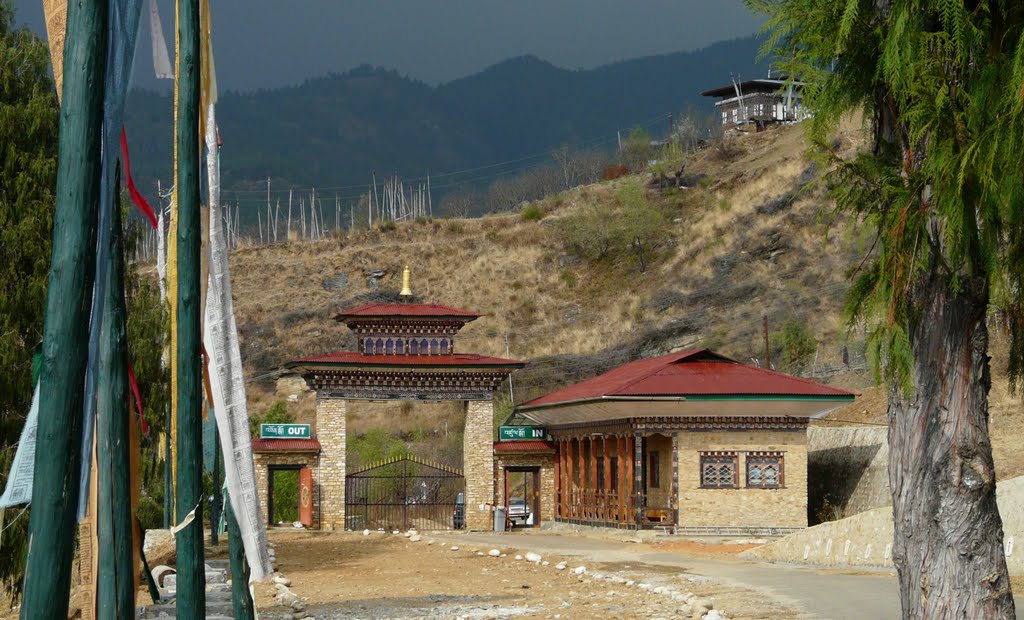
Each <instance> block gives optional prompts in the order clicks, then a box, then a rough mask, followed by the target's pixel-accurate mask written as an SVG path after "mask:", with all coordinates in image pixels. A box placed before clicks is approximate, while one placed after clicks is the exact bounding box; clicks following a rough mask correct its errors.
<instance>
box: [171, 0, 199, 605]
mask: <svg viewBox="0 0 1024 620" xmlns="http://www.w3.org/2000/svg"><path fill="white" fill-rule="evenodd" d="M178 40H179V41H180V47H179V50H178V54H179V56H178V66H179V77H178V80H179V83H178V99H177V108H178V127H177V135H176V137H175V139H176V140H177V151H178V167H177V171H176V188H177V192H178V234H177V238H176V239H175V242H176V243H177V250H178V252H177V258H178V296H177V300H175V301H174V302H173V303H176V304H177V333H178V357H177V360H176V362H177V375H178V390H177V392H178V393H177V396H178V398H177V406H178V411H177V422H178V438H177V464H178V465H177V476H176V481H177V497H176V502H175V505H176V507H177V520H178V526H177V527H182V523H183V522H184V521H185V520H187V519H189V517H190V515H191V514H192V513H193V511H194V518H193V519H192V521H191V523H189V524H187V525H184V527H182V529H181V530H180V531H179V532H178V534H177V570H178V573H177V577H178V595H177V599H176V601H177V617H178V618H179V619H181V620H199V619H201V618H204V617H205V615H206V582H205V576H206V575H205V572H204V570H203V501H202V500H203V486H202V472H203V463H202V461H203V452H202V418H201V406H202V397H203V396H202V385H203V382H202V366H203V364H202V357H201V352H200V343H201V342H202V334H201V329H200V300H201V296H200V286H201V285H202V283H201V281H200V280H201V278H200V243H201V235H202V227H201V223H200V216H199V201H200V193H199V74H200V72H199V63H200V55H199V0H178Z"/></svg>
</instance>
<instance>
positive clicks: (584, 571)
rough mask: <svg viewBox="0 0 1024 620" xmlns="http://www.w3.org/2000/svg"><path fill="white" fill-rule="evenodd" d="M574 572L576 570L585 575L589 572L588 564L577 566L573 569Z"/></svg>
mask: <svg viewBox="0 0 1024 620" xmlns="http://www.w3.org/2000/svg"><path fill="white" fill-rule="evenodd" d="M572 572H574V573H575V574H577V575H583V574H585V573H586V572H587V567H586V566H577V567H576V568H574V569H572Z"/></svg>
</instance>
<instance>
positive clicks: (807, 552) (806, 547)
mask: <svg viewBox="0 0 1024 620" xmlns="http://www.w3.org/2000/svg"><path fill="white" fill-rule="evenodd" d="M809 555H811V546H810V545H804V559H805V560H806V559H807V556H809Z"/></svg>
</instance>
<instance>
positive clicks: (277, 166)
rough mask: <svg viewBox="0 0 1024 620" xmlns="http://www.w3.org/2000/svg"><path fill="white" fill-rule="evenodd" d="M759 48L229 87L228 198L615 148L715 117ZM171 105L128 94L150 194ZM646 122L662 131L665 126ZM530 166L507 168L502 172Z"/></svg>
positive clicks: (365, 70) (136, 151) (167, 148)
mask: <svg viewBox="0 0 1024 620" xmlns="http://www.w3.org/2000/svg"><path fill="white" fill-rule="evenodd" d="M758 45H759V42H758V40H757V39H756V38H755V37H747V38H742V39H735V40H732V41H728V42H722V43H717V44H714V45H712V46H709V47H707V48H704V49H702V50H697V51H692V52H677V53H673V54H662V55H657V56H649V57H644V58H639V59H630V60H624V61H619V62H616V63H612V64H609V65H604V66H601V67H597V68H595V69H564V68H560V67H557V66H555V65H553V64H552V63H550V62H548V61H545V60H542V59H540V58H537V57H536V56H520V57H515V58H510V59H506V60H505V61H502V62H500V63H497V64H495V65H492V66H490V67H488V68H486V69H484V70H483V71H481V72H479V73H476V74H473V75H471V76H466V77H463V78H459V79H457V80H453V81H451V82H447V83H444V84H441V85H438V86H431V85H429V84H427V83H426V82H422V81H419V80H415V79H412V78H409V77H407V76H403V75H401V74H400V73H399V72H398V71H395V70H392V69H382V68H379V67H370V66H368V65H363V66H361V67H357V68H355V69H353V70H350V71H347V72H345V73H340V74H328V75H325V76H322V77H318V78H310V79H307V80H305V81H304V82H302V83H301V84H299V85H295V86H285V87H281V88H275V89H263V90H258V91H252V92H234V91H227V92H225V93H223V94H222V95H221V96H220V99H219V103H218V109H217V117H218V123H219V127H220V131H221V137H222V139H223V142H224V147H223V150H222V157H221V161H222V179H223V190H224V196H225V200H227V201H229V202H231V201H234V202H235V203H237V204H241V207H242V213H243V215H245V214H246V213H247V212H251V213H252V219H255V215H254V211H255V209H256V208H258V205H262V204H264V203H265V201H266V197H265V195H263V196H260V195H259V194H258V193H256V192H257V190H263V191H264V192H265V189H266V179H267V178H268V177H270V178H271V179H272V186H273V189H275V190H277V191H286V190H287V188H289V187H303V188H306V189H309V188H311V187H314V186H320V187H327V186H331V187H343V188H345V191H343V192H340V193H339V196H338V199H339V201H341V202H342V203H343V204H345V205H347V204H349V203H350V202H351V201H354V200H357V199H358V195H359V193H360V192H361V191H364V190H361V189H357V188H361V187H363V186H365V185H366V184H368V182H369V180H370V175H371V172H373V171H377V173H378V175H379V176H380V175H386V174H391V173H398V174H401V175H404V176H407V177H409V176H422V175H424V174H426V173H427V172H428V171H433V172H435V173H436V172H446V171H453V170H462V169H467V168H474V167H478V166H480V165H481V164H490V163H492V162H502V161H507V160H512V159H516V158H520V157H521V156H523V155H524V154H525V153H538V152H544V151H545V150H551V149H554V148H557V147H558V146H559V145H561V144H570V145H578V144H581V143H582V144H584V145H588V146H596V147H603V148H605V149H606V150H610V148H611V147H612V146H613V145H614V144H615V139H616V131H617V130H623V131H628V130H629V129H631V127H632V126H633V125H635V124H636V123H638V122H644V121H646V120H647V119H651V118H656V117H661V118H665V117H666V116H667V114H669V113H679V112H680V111H682V110H684V109H685V108H688V107H689V108H691V109H698V110H700V111H701V113H706V114H710V112H711V110H712V108H711V105H710V102H709V101H707V100H704V99H702V98H701V97H700V95H699V92H700V91H701V90H703V89H704V88H706V87H708V85H709V84H712V85H715V84H718V83H719V82H721V81H723V80H725V79H728V75H729V74H730V73H733V72H741V73H748V74H749V73H752V72H755V71H759V70H760V67H761V66H762V65H759V64H758V63H756V62H755V61H754V58H755V56H756V51H757V48H758ZM172 110H173V106H172V102H171V96H170V95H167V94H161V93H157V92H153V91H138V90H136V91H133V92H132V93H131V95H130V100H129V112H128V119H127V123H126V124H127V128H128V135H129V141H130V146H131V147H132V155H133V164H135V165H134V166H133V168H134V171H135V174H136V181H137V182H138V184H139V185H140V186H141V187H142V188H143V190H144V191H145V192H146V193H147V194H149V195H150V196H154V197H155V191H154V190H155V188H156V180H157V179H162V180H163V183H164V184H165V185H169V184H170V179H171V176H172V173H171V159H172V157H171V147H172V143H171V140H172V130H171V116H172ZM664 128H665V129H667V121H665V124H664ZM648 129H649V130H651V133H652V134H654V135H660V134H661V133H662V132H663V131H664V129H662V125H661V123H660V122H659V123H658V125H657V126H655V127H648ZM542 161H543V160H542ZM524 167H526V166H525V165H522V166H518V167H514V168H508V167H502V168H500V169H497V170H496V172H495V174H494V176H498V174H497V173H502V174H505V173H514V172H516V171H519V170H521V169H522V168H524ZM463 178H467V179H468V178H469V177H457V176H456V177H453V178H449V179H448V182H447V183H446V185H447V186H448V187H449V188H452V187H455V186H457V185H459V184H460V183H461V182H462V181H463ZM485 180H486V179H485ZM466 182H467V183H477V184H478V185H479V183H480V182H481V180H480V179H473V180H470V181H466ZM232 192H237V193H236V194H234V195H233V194H232ZM440 194H441V192H439V193H438V194H437V195H435V196H434V198H435V204H437V203H438V202H439V198H440ZM281 197H282V196H281V194H278V195H277V196H276V197H272V198H274V199H279V198H281Z"/></svg>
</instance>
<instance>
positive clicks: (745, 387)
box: [520, 349, 854, 409]
mask: <svg viewBox="0 0 1024 620" xmlns="http://www.w3.org/2000/svg"><path fill="white" fill-rule="evenodd" d="M645 396H647V397H651V398H658V397H673V396H679V397H685V396H724V397H729V396H734V397H744V396H752V397H753V396H794V397H803V398H808V397H809V398H814V397H820V398H822V399H823V400H831V399H847V398H848V399H850V400H852V399H853V397H854V394H852V393H850V392H847V391H845V390H839V389H836V388H833V387H829V386H827V385H822V384H820V383H815V382H814V381H808V380H807V379H801V378H799V377H794V376H792V375H787V374H784V373H781V372H775V371H772V370H766V369H764V368H757V367H756V366H750V365H748V364H742V363H740V362H737V361H736V360H733V359H730V358H728V357H725V356H724V355H719V354H718V353H715V352H714V351H711V350H710V349H690V350H687V351H679V352H677V353H670V354H668V355H662V356H660V357H652V358H647V359H641V360H637V361H635V362H631V363H629V364H625V365H623V366H619V367H618V368H615V369H613V370H610V371H608V372H606V373H604V374H601V375H598V376H596V377H593V378H591V379H587V380H586V381H581V382H579V383H576V384H574V385H570V386H568V387H565V388H562V389H560V390H556V391H554V392H551V393H550V394H547V395H545V396H541V397H539V398H535V399H533V400H531V401H529V402H526V403H523V404H522V405H520V407H522V408H524V409H529V408H532V407H542V406H550V405H557V404H565V403H570V402H577V401H587V400H597V399H602V398H611V399H614V398H615V397H641V398H642V397H645Z"/></svg>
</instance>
